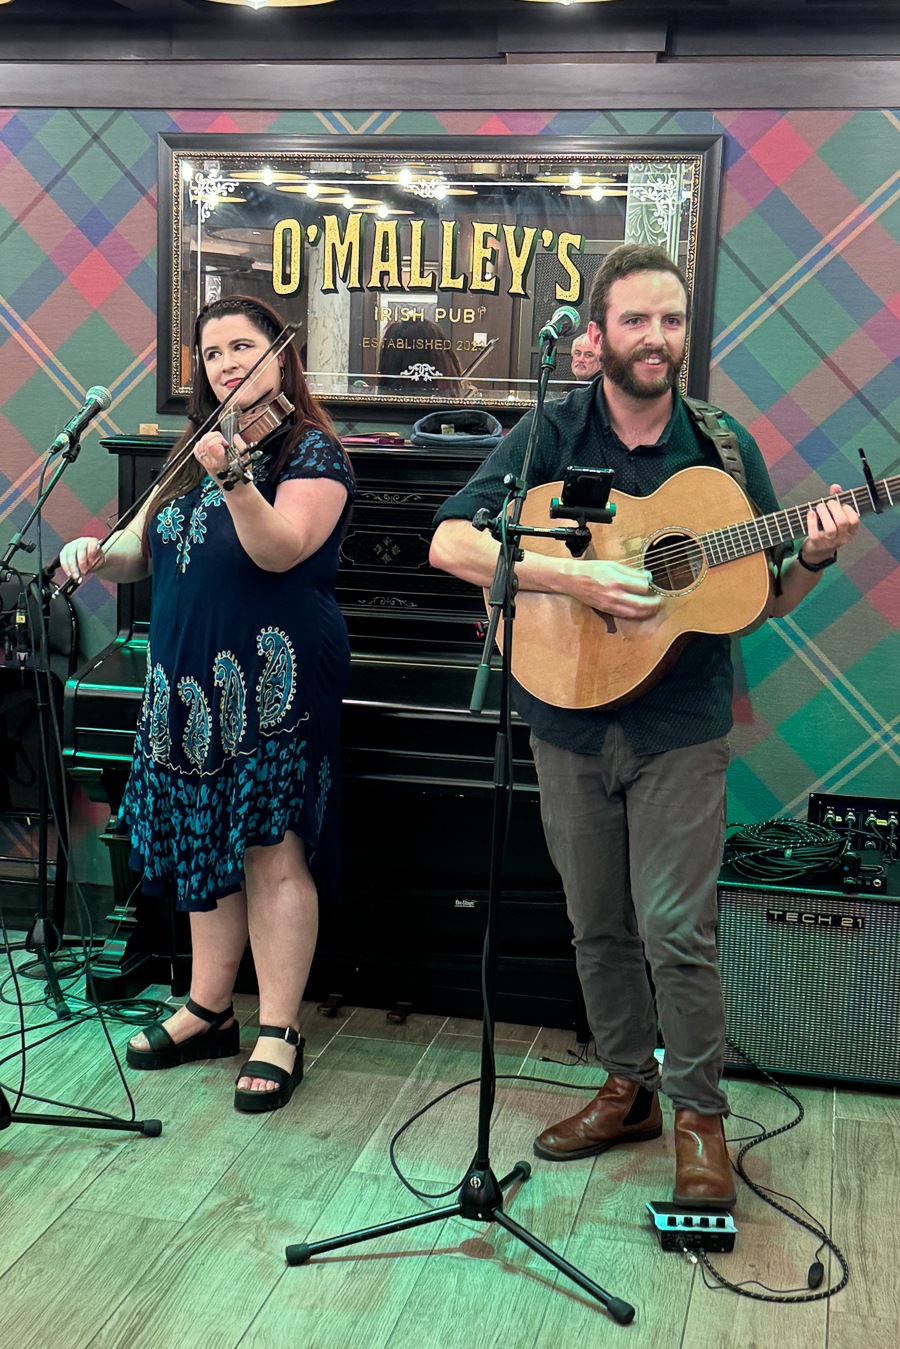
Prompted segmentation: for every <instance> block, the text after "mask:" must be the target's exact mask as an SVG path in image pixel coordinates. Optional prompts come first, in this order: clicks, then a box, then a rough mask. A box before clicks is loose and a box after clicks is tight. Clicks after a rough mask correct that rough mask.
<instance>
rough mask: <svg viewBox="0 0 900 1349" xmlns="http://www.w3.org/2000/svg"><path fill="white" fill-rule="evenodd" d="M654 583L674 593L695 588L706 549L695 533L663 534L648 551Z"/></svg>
mask: <svg viewBox="0 0 900 1349" xmlns="http://www.w3.org/2000/svg"><path fill="white" fill-rule="evenodd" d="M644 565H645V567H646V568H647V570H648V571H649V572H650V574H651V576H652V578H653V585H654V586H655V587H656V589H657V590H662V591H664V592H667V593H668V594H671V595H681V594H684V592H685V591H686V590H692V589H693V587H694V586H695V585H696V584H697V581H698V579H699V577H700V575H701V573H702V571H703V565H704V557H703V549H702V548H701V547H700V545H699V543H698V542H697V540H696V539H695V538H694V537H693V535H692V534H674V533H673V534H663V535H661V536H660V537H659V538H656V539H654V540H653V542H652V543H651V544H650V546H649V547H648V549H647V551H646V553H645V554H644Z"/></svg>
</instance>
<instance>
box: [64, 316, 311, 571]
mask: <svg viewBox="0 0 900 1349" xmlns="http://www.w3.org/2000/svg"><path fill="white" fill-rule="evenodd" d="M300 326H301V325H300V324H299V323H286V324H285V325H284V327H283V328H282V330H281V332H280V333H278V335H277V336H276V337H274V338H273V339H272V341H271V342H270V343H269V345H268V347H267V348H266V350H265V351H264V352H263V353H262V355H261V356H260V357H259V358H258V360H256V361H255V362H254V363H253V365H252V366H251V367H250V369H249V370H248V371H247V373H246V375H244V377H243V379H242V380H241V382H240V384H236V385H235V386H234V388H233V389H232V390H231V391H230V393H229V394H228V397H227V398H225V399H223V401H222V402H221V403H219V405H218V407H215V408H213V410H212V412H211V413H210V414H209V416H208V417H207V418H206V420H205V421H203V422H202V423H201V424H200V426H199V427H198V428H197V430H196V431H195V432H194V434H193V435H192V436H190V437H189V438H188V440H186V441H185V443H184V445H182V447H181V449H180V451H179V452H178V454H177V455H176V457H175V458H174V459H173V460H172V461H171V463H170V464H167V465H166V467H165V468H164V469H163V471H162V473H160V475H159V477H158V478H156V479H155V480H154V481H153V482H152V483H151V484H150V486H149V487H148V488H147V490H146V491H145V492H142V493H141V495H140V496H139V497H138V498H137V500H136V501H133V502H132V503H131V505H130V506H129V507H128V509H127V510H125V511H123V512H122V514H121V515H120V516H119V518H118V520H117V521H116V524H115V528H114V529H111V530H110V531H109V533H108V534H107V535H106V537H105V538H103V539H101V540H100V548H101V551H102V549H103V548H105V547H106V545H107V544H108V543H109V541H110V539H111V538H113V537H114V536H115V535H116V534H119V533H120V532H121V531H122V530H123V529H124V528H125V526H126V525H128V524H129V523H130V522H131V521H132V520H133V519H134V517H135V516H136V515H137V513H138V511H140V509H141V507H142V506H143V505H144V503H145V502H147V501H148V500H149V499H150V497H152V496H153V495H154V493H156V492H157V491H158V490H159V489H160V487H162V486H164V485H165V484H166V483H167V482H168V481H169V480H170V479H171V478H173V477H174V476H175V474H176V473H177V472H179V470H180V469H182V468H183V467H184V465H185V464H186V463H187V461H188V460H189V459H190V457H191V455H192V453H193V450H194V446H195V445H196V444H197V441H198V440H200V439H201V437H203V436H205V435H206V433H207V431H210V430H211V429H212V428H213V426H216V425H218V424H219V422H220V420H222V418H223V414H225V415H226V416H227V415H228V414H229V412H233V409H232V406H231V405H232V404H233V402H234V400H235V399H236V398H237V396H238V394H239V393H240V391H241V389H243V387H244V385H245V384H246V383H247V381H248V380H249V379H251V378H252V377H253V375H255V374H256V373H257V371H258V370H259V369H260V367H261V366H262V365H263V363H264V362H265V363H268V362H269V361H272V360H277V359H278V357H279V356H280V355H281V353H282V352H283V351H285V350H287V348H288V347H289V346H290V344H291V342H293V340H294V334H295V333H296V332H297V331H298V330H299V328H300ZM226 439H227V440H228V444H229V447H230V449H231V451H232V453H234V454H236V453H237V451H236V450H235V448H234V444H233V440H234V436H233V435H232V436H227V437H226ZM242 471H243V466H242ZM85 579H86V578H85V577H82V578H81V580H85ZM81 580H79V581H76V580H75V577H74V576H70V577H69V578H68V580H67V581H64V582H63V584H62V585H61V586H57V588H56V590H55V592H54V594H55V595H71V594H73V593H74V592H75V591H76V590H77V589H78V587H79V586H80V585H81Z"/></svg>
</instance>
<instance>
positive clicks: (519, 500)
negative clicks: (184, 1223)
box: [285, 331, 634, 1326]
mask: <svg viewBox="0 0 900 1349" xmlns="http://www.w3.org/2000/svg"><path fill="white" fill-rule="evenodd" d="M561 335H562V334H559V335H557V334H556V333H554V332H552V331H549V332H547V331H544V332H542V334H541V346H540V369H539V374H538V385H537V397H536V400H535V406H534V412H533V414H532V422H531V426H530V428H529V435H528V443H527V447H526V450H525V457H524V460H523V462H522V471H521V476H520V477H516V476H515V475H514V474H508V475H507V477H506V478H505V479H504V486H505V487H506V488H507V489H508V491H507V496H506V500H505V501H504V504H503V507H502V509H501V510H500V512H499V514H498V515H497V516H495V517H493V518H490V517H489V516H488V513H487V512H486V511H480V512H478V514H477V515H476V517H475V519H474V520H473V522H472V523H473V525H474V526H475V528H477V529H489V530H490V532H491V534H492V535H493V536H494V538H496V539H497V540H498V542H499V544H500V553H499V556H498V558H497V565H496V568H495V570H494V578H493V581H492V582H491V588H490V592H489V596H488V605H489V607H490V610H491V615H490V622H489V624H488V629H487V633H486V636H485V642H484V650H483V652H482V658H481V664H480V665H479V667H478V672H477V674H476V677H475V685H474V689H473V693H472V699H471V702H470V704H469V710H470V711H471V712H473V713H476V714H477V713H480V712H481V710H482V707H483V705H484V696H485V693H486V690H487V684H488V679H489V676H490V671H491V655H492V653H493V649H494V640H495V637H496V633H497V628H498V626H499V623H500V619H501V615H502V619H503V654H502V673H501V684H500V717H499V725H498V728H497V736H496V740H495V747H494V813H493V826H492V835H491V864H490V888H489V893H488V916H487V927H486V931H485V938H484V951H483V956H482V988H483V997H484V1011H483V1021H482V1035H481V1073H480V1078H479V1091H478V1138H477V1144H476V1151H475V1156H474V1158H473V1160H472V1162H471V1164H470V1166H469V1169H468V1171H467V1173H466V1176H465V1178H464V1180H463V1182H462V1185H461V1187H460V1191H459V1198H458V1199H457V1201H456V1203H454V1204H447V1205H445V1206H444V1207H442V1208H438V1209H432V1210H430V1211H429V1212H427V1213H417V1214H411V1215H410V1216H408V1217H405V1218H398V1219H395V1220H394V1221H393V1222H386V1223H376V1224H375V1225H374V1226H372V1227H365V1228H362V1229H361V1230H360V1231H358V1232H345V1233H343V1234H342V1235H341V1236H337V1237H330V1238H328V1239H327V1240H325V1241H313V1242H301V1243H299V1244H297V1245H292V1246H288V1247H287V1248H286V1250H285V1259H286V1260H287V1263H288V1264H289V1265H305V1264H306V1263H307V1262H308V1261H309V1260H311V1259H312V1258H313V1256H316V1255H322V1254H324V1253H325V1252H326V1251H335V1250H340V1249H341V1248H342V1247H344V1246H355V1245H357V1244H358V1243H359V1242H361V1241H371V1240H373V1239H374V1238H376V1237H384V1236H389V1235H391V1234H392V1233H394V1232H404V1231H407V1230H409V1229H410V1228H414V1227H423V1226H425V1225H426V1224H428V1223H435V1222H443V1221H444V1220H445V1219H446V1218H465V1219H467V1220H468V1221H470V1222H486V1223H497V1225H498V1226H500V1227H502V1228H503V1229H504V1230H505V1231H507V1232H509V1233H511V1234H512V1235H513V1236H514V1237H516V1239H517V1240H518V1241H521V1242H522V1244H523V1245H525V1246H527V1247H529V1249H530V1250H532V1251H534V1252H535V1253H536V1254H537V1255H539V1256H541V1258H542V1259H544V1260H546V1261H547V1263H548V1264H550V1265H552V1266H553V1267H554V1269H557V1270H559V1272H560V1273H561V1274H565V1276H566V1277H567V1278H568V1279H570V1280H571V1281H572V1282H573V1283H575V1284H577V1285H578V1287H579V1288H581V1289H583V1290H584V1292H586V1293H589V1294H590V1295H591V1297H593V1298H596V1299H597V1301H598V1302H600V1303H601V1304H602V1305H603V1306H604V1307H605V1308H606V1310H607V1311H608V1312H609V1314H610V1316H611V1317H612V1318H613V1320H615V1321H617V1322H618V1323H619V1324H620V1325H623V1326H626V1325H629V1324H630V1323H631V1322H632V1321H633V1320H634V1307H632V1306H631V1305H630V1303H628V1302H624V1301H623V1300H622V1299H621V1298H617V1297H615V1296H613V1294H611V1293H608V1292H607V1291H606V1289H604V1288H601V1287H600V1285H599V1284H598V1283H595V1282H594V1280H593V1279H589V1278H588V1277H587V1275H586V1274H584V1273H582V1271H581V1270H580V1269H577V1268H576V1267H575V1265H572V1264H570V1263H569V1261H568V1260H565V1259H564V1258H563V1257H562V1256H561V1255H558V1254H557V1252H556V1251H554V1250H552V1249H551V1248H550V1247H549V1246H547V1245H545V1244H544V1242H542V1241H541V1240H539V1238H538V1237H536V1236H535V1235H534V1234H533V1233H532V1232H529V1231H528V1229H527V1228H525V1227H522V1225H521V1224H520V1223H517V1222H516V1221H515V1219H514V1218H511V1217H510V1216H509V1214H507V1213H505V1212H504V1210H503V1192H504V1190H506V1189H507V1188H508V1187H509V1186H510V1185H511V1184H512V1183H513V1182H514V1181H526V1180H528V1178H529V1177H530V1175H531V1166H530V1164H529V1163H528V1162H525V1161H519V1162H516V1164H515V1165H514V1167H513V1169H512V1170H511V1171H510V1172H509V1174H508V1175H506V1176H504V1177H503V1179H502V1180H498V1179H497V1177H496V1175H495V1173H494V1171H493V1169H492V1166H491V1160H490V1128H491V1115H492V1113H493V1108H494V1094H495V1087H496V1072H495V1064H494V1014H493V1004H494V993H495V986H496V971H497V938H498V935H499V927H500V902H501V899H502V884H503V856H504V852H505V848H506V836H507V827H508V823H509V811H510V805H511V798H512V787H513V782H512V756H511V748H510V747H511V702H510V684H511V679H512V665H511V657H512V636H513V619H514V617H515V593H516V588H517V583H516V576H515V564H516V562H517V561H521V559H522V556H523V554H522V552H521V550H520V549H519V539H520V538H521V537H522V536H524V535H526V534H528V535H540V536H542V537H543V538H553V539H564V540H566V541H567V542H568V541H569V540H575V541H576V546H581V545H582V544H584V535H587V538H588V541H589V539H590V534H589V531H588V530H587V528H586V525H585V524H584V522H583V521H580V522H579V526H578V528H577V529H572V528H559V529H536V528H531V527H529V526H526V525H520V524H519V519H520V516H521V513H522V507H523V505H524V503H525V496H526V493H527V490H528V487H527V483H528V475H529V473H530V471H531V465H532V460H533V458H534V453H535V450H536V448H537V442H538V437H539V435H540V427H541V418H542V415H543V408H544V397H545V394H546V389H547V383H548V381H549V378H550V373H551V371H553V370H554V369H555V368H556V343H557V341H558V337H559V336H561ZM510 502H511V503H512V505H511V509H509V507H510ZM507 512H508V513H507ZM561 513H562V512H561ZM587 514H588V518H592V517H591V514H590V512H588V513H587ZM575 515H576V512H575V511H574V510H573V511H572V513H571V515H569V516H568V518H570V519H571V518H574V516H575ZM611 516H612V511H611V510H610V511H605V512H598V513H597V516H596V517H595V518H598V519H601V520H602V519H610V518H611ZM581 551H583V547H582V548H581Z"/></svg>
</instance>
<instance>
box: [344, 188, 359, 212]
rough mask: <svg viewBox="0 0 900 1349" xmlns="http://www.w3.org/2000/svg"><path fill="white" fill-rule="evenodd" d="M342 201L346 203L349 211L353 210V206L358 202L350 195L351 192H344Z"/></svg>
mask: <svg viewBox="0 0 900 1349" xmlns="http://www.w3.org/2000/svg"><path fill="white" fill-rule="evenodd" d="M341 201H342V202H343V203H344V205H345V206H346V208H347V210H348V211H351V210H352V209H353V207H354V206H355V205H356V202H355V201H354V200H353V197H352V196H351V195H350V193H349V192H345V193H344V195H343V196H342V197H341Z"/></svg>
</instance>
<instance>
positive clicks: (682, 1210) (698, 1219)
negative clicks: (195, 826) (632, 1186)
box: [647, 1200, 737, 1252]
mask: <svg viewBox="0 0 900 1349" xmlns="http://www.w3.org/2000/svg"><path fill="white" fill-rule="evenodd" d="M647 1209H648V1212H649V1213H650V1217H651V1218H652V1219H653V1225H654V1227H655V1228H656V1235H657V1236H658V1237H659V1244H660V1246H661V1247H662V1249H663V1250H664V1251H720V1252H721V1251H733V1250H734V1239H735V1237H736V1236H737V1228H736V1227H735V1225H734V1219H733V1218H732V1216H731V1214H730V1213H724V1212H723V1211H722V1209H720V1208H711V1207H708V1206H707V1205H705V1204H691V1205H686V1204H674V1203H671V1202H663V1201H655V1200H654V1201H649V1200H648V1202H647Z"/></svg>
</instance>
